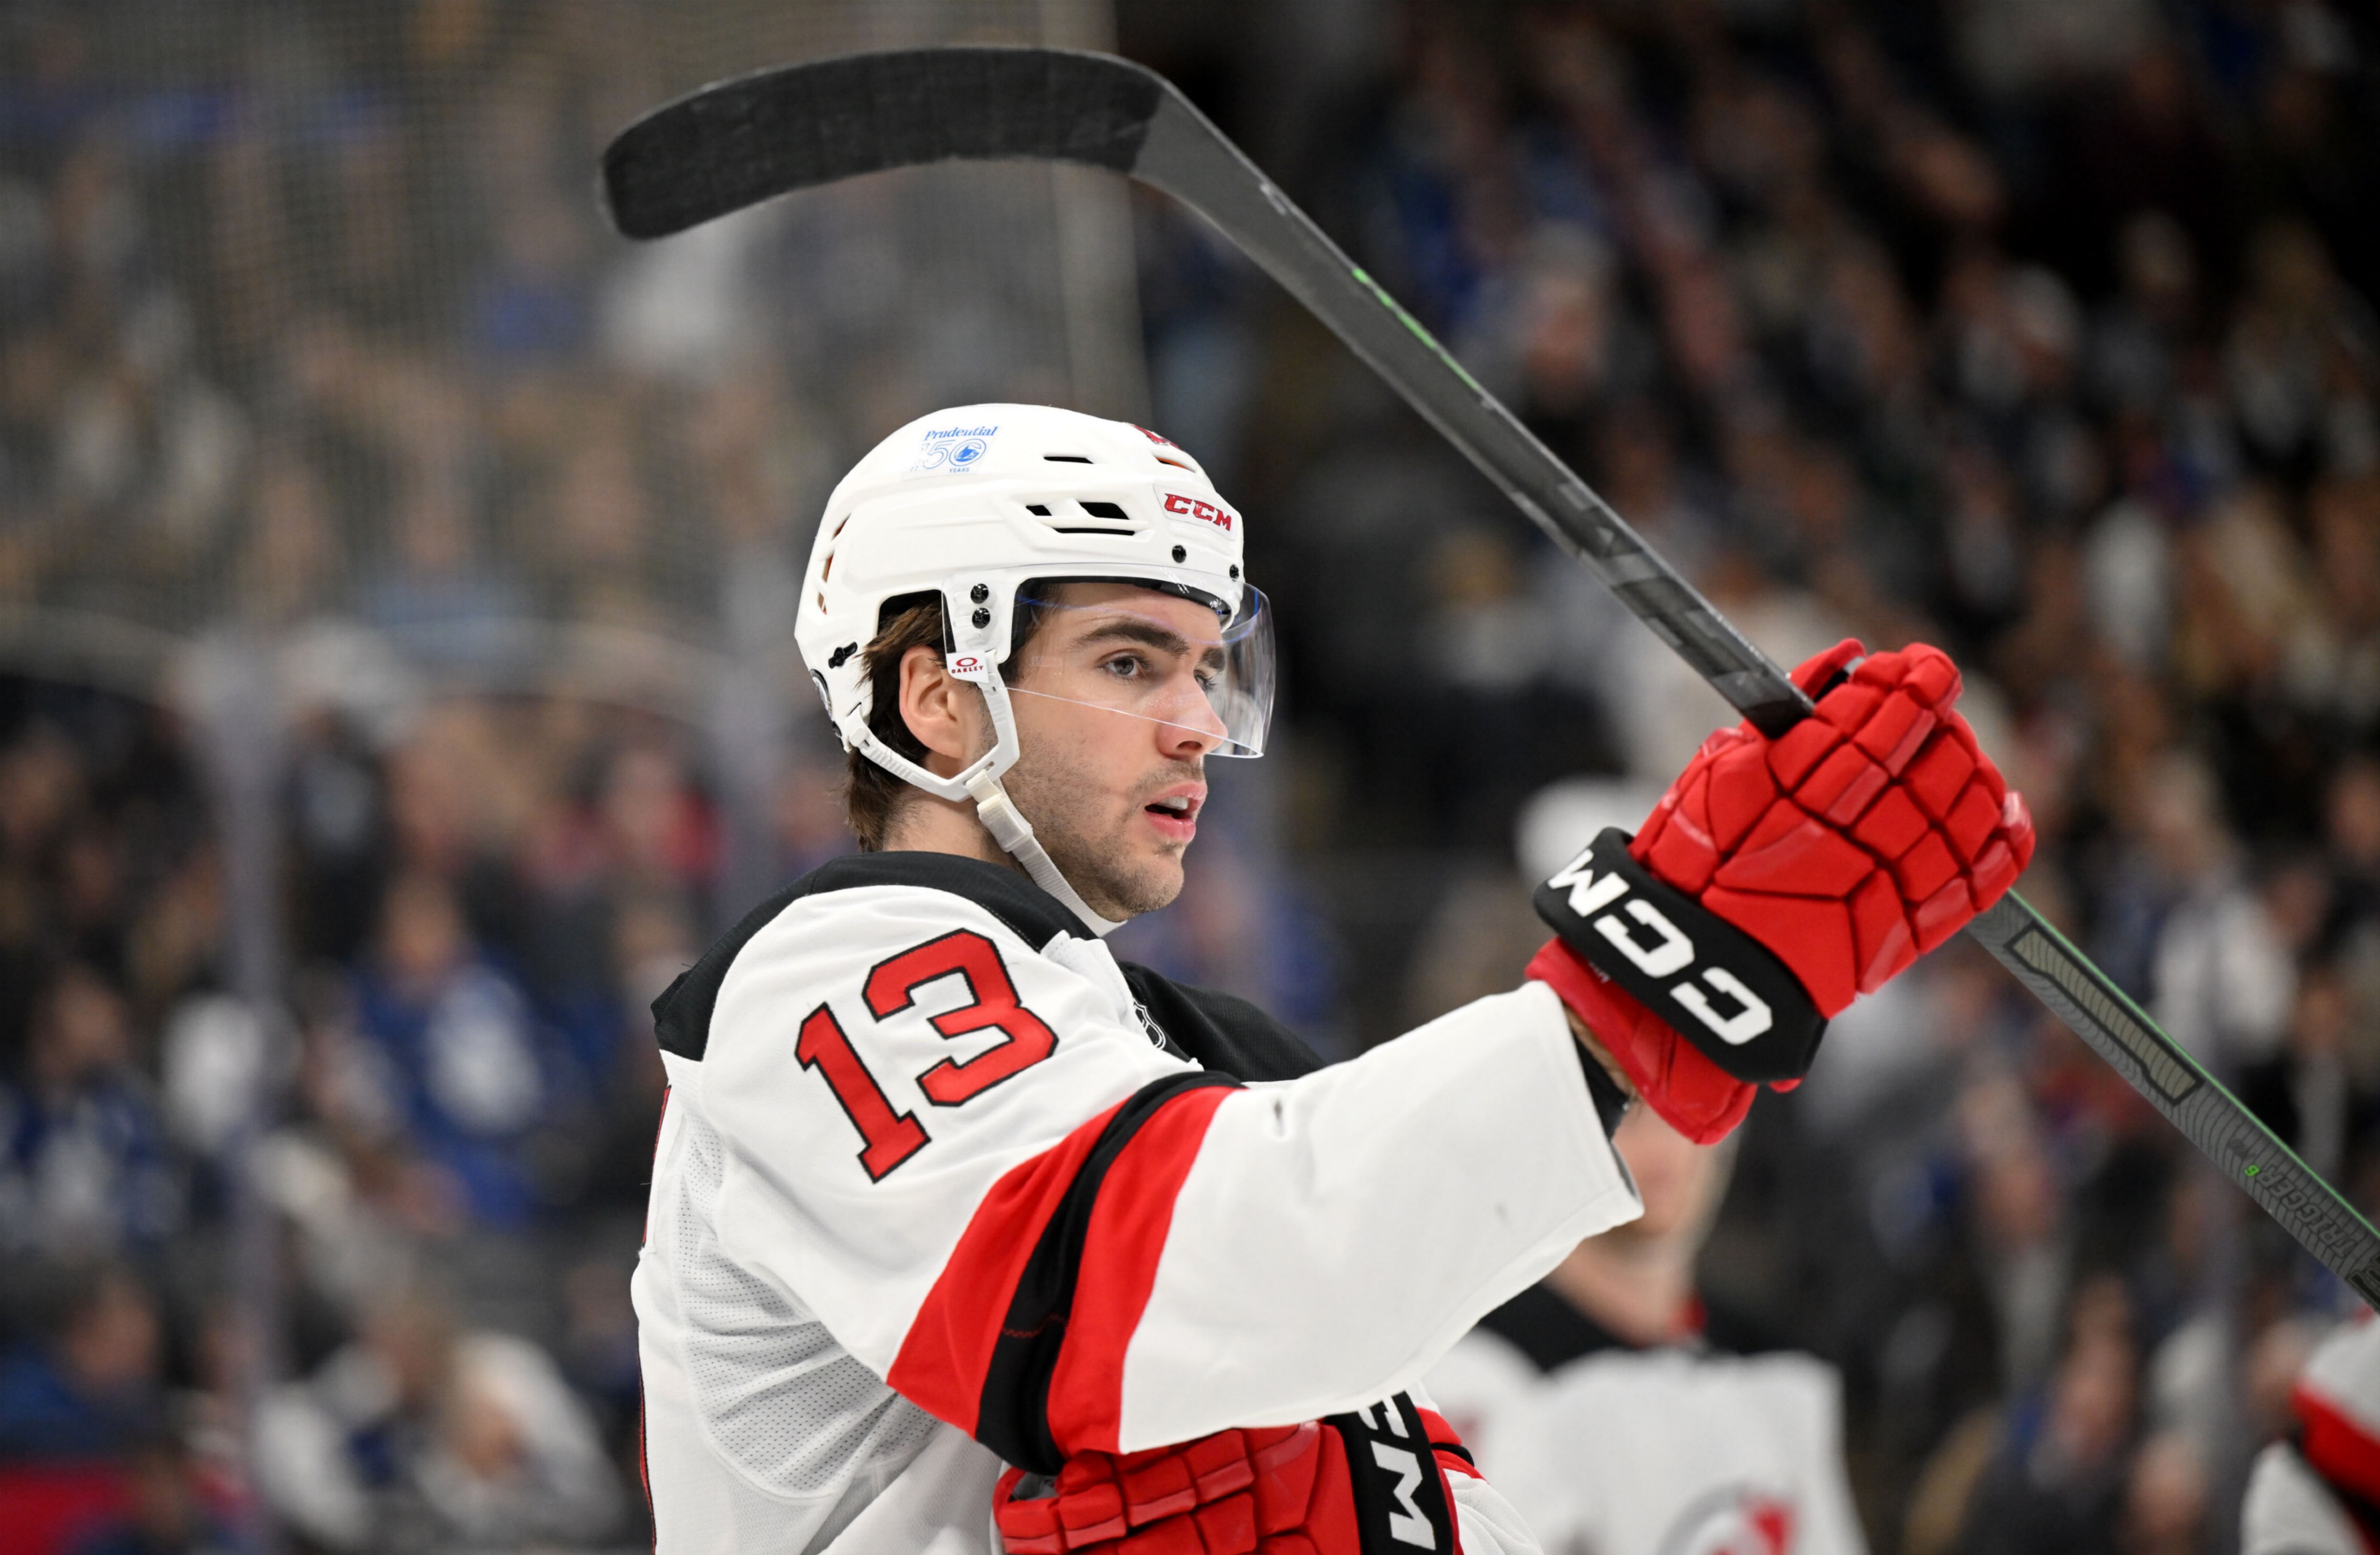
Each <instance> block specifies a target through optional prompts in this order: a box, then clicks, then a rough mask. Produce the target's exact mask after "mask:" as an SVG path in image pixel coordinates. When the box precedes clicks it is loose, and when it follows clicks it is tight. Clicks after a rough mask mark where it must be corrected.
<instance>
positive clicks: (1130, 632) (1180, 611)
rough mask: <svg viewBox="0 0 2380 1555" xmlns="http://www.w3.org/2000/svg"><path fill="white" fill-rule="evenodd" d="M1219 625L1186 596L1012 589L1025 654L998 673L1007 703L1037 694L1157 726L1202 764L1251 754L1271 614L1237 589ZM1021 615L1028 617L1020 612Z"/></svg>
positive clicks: (1259, 722)
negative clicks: (1197, 745) (1192, 742)
mask: <svg viewBox="0 0 2380 1555" xmlns="http://www.w3.org/2000/svg"><path fill="white" fill-rule="evenodd" d="M1242 596H1243V598H1242V602H1241V605H1240V613H1239V614H1237V615H1236V616H1233V618H1232V619H1231V620H1229V621H1224V620H1222V619H1220V616H1219V614H1218V613H1217V612H1216V610H1215V609H1214V608H1213V607H1212V606H1210V605H1208V604H1207V603H1206V602H1205V601H1201V600H1196V599H1185V598H1178V597H1175V596H1173V595H1171V594H1166V593H1161V592H1159V591H1157V590H1154V589H1145V588H1137V587H1133V586H1129V585H1123V584H1105V583H1079V582H1077V583H1065V584H1031V585H1028V586H1026V589H1021V590H1019V591H1018V593H1017V596H1016V604H1017V612H1018V620H1019V622H1020V624H1025V623H1027V622H1028V621H1029V625H1030V631H1029V633H1028V634H1026V642H1025V646H1024V647H1023V648H1022V649H1021V650H1018V651H1017V652H1016V653H1015V654H1014V656H1012V657H1011V658H1010V659H1009V661H1008V662H1007V663H1006V664H1005V665H1003V666H1002V675H1001V678H1002V680H1003V681H1004V682H1005V683H1006V684H1007V686H1008V694H1009V695H1010V696H1012V697H1039V698H1045V699H1050V700H1053V701H1064V702H1075V703H1077V704H1079V705H1081V706H1084V707H1093V708H1099V709H1101V710H1102V711H1108V712H1120V713H1123V714H1124V715H1125V716H1126V717H1129V718H1139V719H1145V720H1147V722H1149V723H1161V724H1167V725H1170V726H1172V727H1174V728H1178V729H1184V730H1187V731H1189V732H1191V733H1193V734H1196V735H1200V736H1202V737H1204V738H1205V739H1207V740H1208V741H1209V742H1210V743H1209V744H1208V748H1207V752H1206V754H1208V755H1209V756H1262V755H1263V754H1264V746H1265V729H1266V726H1267V725H1268V724H1269V723H1271V722H1272V688H1273V646H1272V608H1271V605H1270V604H1269V602H1268V601H1266V599H1265V597H1264V594H1263V592H1262V591H1261V590H1259V589H1253V588H1250V589H1243V590H1242ZM1028 613H1029V615H1028Z"/></svg>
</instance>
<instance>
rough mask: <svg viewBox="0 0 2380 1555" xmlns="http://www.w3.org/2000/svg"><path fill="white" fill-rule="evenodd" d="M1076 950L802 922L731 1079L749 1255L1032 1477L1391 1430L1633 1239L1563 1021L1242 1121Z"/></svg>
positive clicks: (898, 902)
mask: <svg viewBox="0 0 2380 1555" xmlns="http://www.w3.org/2000/svg"><path fill="white" fill-rule="evenodd" d="M1049 950H1050V953H1049V954H1045V953H1044V951H1043V950H1038V949H1036V948H1035V947H1032V946H1029V945H1027V944H1026V942H1024V941H1023V940H1021V939H1020V938H1018V937H1017V935H1016V934H1015V933H1014V931H1012V930H1011V929H1008V928H1007V927H1006V926H1005V925H1004V924H1003V923H1002V922H1001V920H1000V919H999V918H997V917H994V916H993V915H992V914H991V913H990V912H988V911H986V910H984V909H983V908H981V907H979V906H977V905H974V904H972V903H970V902H968V901H966V900H965V899H964V898H959V897H955V896H953V895H950V894H948V893H936V892H928V891H921V890H916V889H910V888H903V887H870V888H866V889H861V890H853V891H841V892H836V893H832V894H822V895H819V896H815V897H809V898H805V899H802V900H800V901H797V902H795V903H794V904H793V905H790V906H789V907H788V908H787V909H786V910H785V911H784V912H783V914H782V915H780V917H778V918H777V919H775V920H773V921H772V922H771V923H770V924H769V925H768V927H766V928H765V929H762V930H760V931H759V933H758V934H756V935H755V936H754V937H753V938H752V939H751V941H750V942H748V943H747V945H746V947H745V948H744V950H743V952H742V953H741V954H739V955H738V957H737V959H736V961H735V965H734V966H733V968H732V969H731V970H730V971H729V973H728V975H727V977H726V978H725V979H724V981H723V982H722V984H721V987H720V992H719V1000H718V1004H717V1007H716V1010H715V1012H714V1014H713V1016H712V1020H711V1024H710V1045H709V1050H708V1051H707V1053H706V1054H705V1057H704V1059H703V1062H702V1063H701V1064H700V1069H701V1072H702V1073H701V1078H700V1097H701V1104H702V1107H703V1110H704V1112H705V1114H706V1116H707V1117H708V1118H709V1120H710V1124H711V1125H712V1126H713V1127H714V1128H716V1129H717V1130H718V1132H719V1133H720V1135H721V1136H722V1141H723V1143H724V1144H725V1146H726V1162H727V1164H726V1170H725V1173H724V1176H723V1178H722V1184H721V1187H720V1190H719V1200H718V1210H717V1224H718V1228H719V1233H720V1236H721V1239H722V1243H723V1244H724V1245H725V1250H726V1251H727V1252H729V1253H730V1255H731V1256H733V1257H735V1258H736V1259H737V1261H739V1262H740V1263H742V1264H743V1265H744V1266H745V1267H747V1268H748V1269H751V1270H754V1271H755V1272H756V1273H758V1274H759V1275H760V1276H761V1277H763V1278H766V1279H769V1280H771V1281H773V1282H779V1283H781V1284H782V1285H783V1287H784V1288H785V1289H786V1290H787V1291H788V1292H789V1293H791V1294H795V1295H797V1296H798V1297H799V1298H800V1299H801V1300H802V1301H803V1302H805V1303H806V1304H807V1306H809V1307H810V1309H811V1310H813V1311H814V1312H816V1313H817V1314H818V1316H819V1318H820V1320H821V1321H823V1322H824V1323H825V1324H826V1325H827V1327H828V1329H829V1330H830V1331H832V1333H833V1334H834V1336H835V1338H836V1339H837V1341H838V1342H841V1343H842V1344H843V1345H844V1347H845V1348H846V1349H848V1350H849V1351H850V1352H851V1353H852V1354H853V1355H855V1356H856V1357H857V1358H858V1359H859V1360H861V1361H862V1362H863V1363H865V1364H866V1365H867V1366H868V1367H870V1368H871V1369H873V1370H875V1371H876V1372H877V1373H878V1374H879V1375H880V1376H881V1377H883V1378H884V1379H886V1380H887V1381H888V1382H889V1383H891V1384H892V1387H893V1388H894V1389H896V1390H897V1391H900V1392H902V1393H903V1394H905V1396H907V1397H908V1398H909V1399H910V1400H911V1401H912V1402H914V1403H917V1404H919V1405H920V1406H922V1407H924V1408H925V1409H927V1410H929V1412H931V1413H932V1414H934V1415H938V1416H940V1417H941V1418H942V1419H944V1420H947V1421H949V1422H951V1423H952V1424H953V1425H956V1426H958V1427H961V1428H962V1429H965V1430H966V1431H967V1432H969V1433H970V1434H971V1435H973V1436H975V1437H976V1438H977V1440H980V1441H982V1442H983V1443H984V1444H985V1445H986V1446H988V1447H990V1448H991V1449H992V1450H993V1451H994V1452H998V1453H999V1454H1000V1455H1001V1456H1002V1457H1003V1458H1005V1459H1006V1460H1008V1461H1009V1462H1010V1463H1013V1464H1018V1465H1020V1466H1024V1467H1026V1468H1033V1469H1038V1470H1040V1471H1042V1472H1054V1471H1055V1469H1056V1467H1057V1465H1058V1464H1059V1463H1060V1462H1062V1460H1063V1458H1064V1456H1065V1455H1066V1454H1068V1453H1070V1452H1077V1451H1081V1450H1084V1449H1090V1448H1097V1449H1101V1450H1105V1451H1110V1452H1118V1451H1133V1450H1136V1449H1139V1448H1142V1447H1147V1446H1156V1445H1162V1444H1166V1443H1170V1442H1175V1441H1181V1440H1189V1439H1191V1438H1194V1437H1197V1436H1202V1435H1205V1434H1207V1433H1208V1432H1210V1431H1214V1430H1218V1429H1222V1428H1225V1427H1232V1426H1257V1425H1266V1424H1273V1423H1288V1422H1292V1421H1295V1420H1303V1419H1310V1418H1314V1417H1317V1416H1318V1415H1324V1414H1328V1413H1331V1412H1334V1411H1336V1410H1340V1409H1345V1408H1350V1407H1354V1406H1355V1405H1357V1404H1359V1403H1363V1402H1366V1401H1369V1400H1373V1399H1378V1398H1379V1397H1381V1396H1383V1395H1384V1394H1385V1393H1387V1392H1390V1391H1395V1390H1396V1389H1397V1388H1399V1387H1401V1386H1403V1385H1405V1384H1406V1383H1408V1382H1410V1381H1412V1380H1414V1379H1416V1378H1418V1376H1419V1375H1420V1372H1421V1371H1422V1370H1423V1369H1424V1368H1425V1367H1427V1364H1428V1363H1429V1362H1430V1361H1431V1360H1433V1359H1435V1358H1436V1355H1438V1353H1439V1351H1441V1350H1443V1348H1444V1347H1445V1346H1446V1345H1447V1344H1449V1343H1451V1342H1452V1341H1453V1339H1454V1338H1455V1337H1456V1336H1457V1335H1459V1334H1460V1333H1461V1332H1462V1331H1463V1329H1465V1328H1466V1327H1468V1326H1469V1325H1470V1323H1471V1322H1472V1321H1474V1320H1475V1318H1478V1317H1479V1315H1480V1314H1481V1313H1483V1312H1485V1311H1487V1310H1488V1308H1489V1307H1492V1306H1495V1305H1496V1304H1497V1303H1499V1302H1500V1301H1502V1300H1503V1299H1505V1298H1506V1297H1508V1296H1510V1295H1511V1294H1512V1293H1513V1292H1515V1291H1517V1290H1519V1289H1520V1288H1522V1287H1523V1286H1524V1285H1526V1284H1527V1283H1529V1282H1531V1281H1533V1280H1535V1279H1536V1277H1537V1276H1538V1275H1539V1274H1541V1273H1543V1272H1544V1270H1546V1269H1547V1268H1549V1267H1550V1266H1551V1265H1552V1264H1553V1263H1554V1262H1555V1261H1557V1260H1558V1259H1559V1258H1560V1257H1561V1255H1562V1253H1563V1252H1565V1251H1567V1249H1568V1248H1569V1247H1570V1246H1571V1245H1573V1244H1574V1243H1575V1242H1576V1241H1577V1239H1578V1238H1579V1237H1581V1236H1584V1235H1586V1234H1589V1233H1592V1232H1594V1231H1597V1230H1600V1229H1603V1228H1604V1227H1605V1226H1608V1225H1610V1224H1613V1223H1616V1222H1617V1221H1620V1220H1623V1219H1626V1218H1628V1217H1629V1216H1631V1215H1633V1214H1634V1213H1635V1212H1636V1209H1637V1205H1636V1200H1635V1197H1634V1193H1633V1188H1632V1187H1631V1186H1630V1185H1629V1184H1628V1182H1627V1180H1626V1176H1625V1173H1624V1171H1622V1169H1621V1167H1620V1166H1619V1164H1618V1161H1617V1158H1616V1157H1615V1156H1614V1155H1613V1154H1612V1152H1611V1150H1610V1148H1609V1142H1608V1141H1607V1140H1606V1139H1605V1137H1604V1135H1603V1131H1602V1129H1601V1126H1600V1124H1599V1122H1598V1120H1597V1116H1596V1113H1595V1112H1594V1109H1593V1106H1592V1105H1591V1103H1590V1101H1589V1099H1588V1096H1587V1091H1586V1086H1585V1078H1584V1076H1583V1075H1582V1074H1581V1072H1580V1068H1579V1065H1578V1062H1577V1060H1576V1058H1575V1057H1574V1056H1573V1044H1572V1039H1571V1038H1570V1036H1569V1034H1568V1029H1567V1025H1566V1023H1565V1022H1564V1020H1563V1018H1562V1015H1561V1014H1560V1005H1559V1003H1558V1002H1557V1001H1556V1000H1555V999H1554V997H1553V995H1552V994H1551V993H1550V992H1548V991H1546V990H1542V989H1531V990H1524V991H1522V992H1520V993H1516V994H1510V995H1505V996H1502V997H1501V998H1500V999H1499V1000H1489V1001H1483V1002H1481V1003H1480V1004H1476V1005H1473V1006H1471V1007H1469V1008H1468V1009H1467V1010H1465V1011H1460V1012H1457V1013H1456V1014H1454V1015H1452V1016H1449V1017H1447V1018H1446V1019H1445V1020H1442V1021H1439V1022H1436V1023H1433V1025H1432V1026H1430V1027H1424V1028H1422V1029H1421V1030H1420V1031H1417V1032H1415V1033H1412V1034H1410V1035H1408V1036H1407V1037H1404V1038H1402V1039H1398V1040H1396V1041H1394V1042H1390V1043H1388V1044H1385V1045H1383V1046H1382V1047H1381V1048H1378V1049H1376V1050H1374V1051H1372V1052H1371V1053H1368V1054H1366V1055H1365V1057H1364V1058H1362V1059H1359V1060H1356V1061H1354V1062H1353V1063H1344V1064H1339V1065H1334V1066H1331V1067H1330V1068H1326V1069H1323V1070H1320V1071H1318V1072H1317V1073H1316V1074H1313V1075H1307V1076H1305V1077H1304V1078H1301V1079H1297V1080H1293V1081H1288V1082H1282V1083H1278V1084H1269V1085H1260V1086H1254V1087H1241V1086H1239V1085H1237V1084H1236V1083H1234V1082H1231V1081H1229V1080H1226V1079H1223V1078H1222V1077H1220V1076H1216V1075H1208V1074H1206V1073H1205V1072H1203V1071H1201V1070H1199V1069H1197V1068H1196V1066H1194V1065H1191V1064H1189V1063H1184V1062H1183V1061H1181V1060H1179V1059H1177V1058H1173V1057H1170V1056H1168V1055H1167V1054H1165V1053H1164V1052H1162V1051H1160V1050H1159V1049H1158V1048H1157V1047H1156V1046H1154V1045H1153V1044H1152V1042H1151V1041H1150V1039H1149V1037H1148V1035H1147V1032H1146V1031H1145V1030H1143V1029H1142V1028H1141V1027H1140V1024H1139V1022H1138V1021H1137V1019H1136V1018H1135V1014H1134V1010H1133V1005H1132V999H1131V995H1130V993H1129V990H1127V989H1126V988H1125V986H1124V983H1123V978H1122V977H1121V975H1119V974H1118V973H1117V972H1116V970H1115V966H1114V963H1113V962H1112V960H1111V959H1109V958H1108V957H1107V955H1106V953H1105V951H1104V949H1103V948H1101V947H1099V946H1097V945H1096V944H1093V943H1091V942H1074V941H1064V942H1060V943H1059V944H1057V945H1055V946H1053V947H1050V948H1049ZM1061 951H1063V952H1071V953H1074V954H1057V953H1059V952H1061Z"/></svg>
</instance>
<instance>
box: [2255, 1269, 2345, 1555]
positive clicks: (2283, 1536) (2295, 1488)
mask: <svg viewBox="0 0 2380 1555" xmlns="http://www.w3.org/2000/svg"><path fill="white" fill-rule="evenodd" d="M2289 1411H2290V1413H2291V1414H2292V1415H2295V1416H2296V1421H2295V1423H2294V1428H2293V1429H2292V1430H2291V1432H2290V1434H2289V1439H2288V1440H2283V1441H2277V1442H2274V1443H2273V1444H2272V1445H2271V1446H2269V1447H2267V1448H2265V1450H2264V1452H2262V1453H2260V1454H2258V1456H2257V1458H2256V1466H2255V1469H2254V1470H2253V1472H2252V1473H2251V1474H2250V1475H2249V1476H2248V1493H2247V1495H2246V1496H2245V1497H2244V1498H2243V1499H2242V1500H2241V1502H2240V1555H2373V1551H2374V1550H2380V1322H2375V1321H2374V1320H2373V1318H2372V1315H2371V1314H2370V1313H2368V1312H2367V1313H2364V1314H2362V1315H2361V1316H2360V1317H2358V1318H2355V1319H2354V1320H2353V1321H2350V1322H2348V1323H2345V1324H2343V1325H2341V1326H2340V1327H2339V1328H2338V1329H2336V1330H2333V1331H2332V1332H2331V1334H2330V1336H2329V1337H2328V1338H2326V1339H2325V1340H2324V1341H2323V1342H2321V1343H2320V1344H2319V1345H2317V1346H2315V1348H2314V1352H2313V1355H2309V1356H2308V1357H2307V1358H2306V1364H2305V1367H2304V1369H2303V1370H2302V1371H2301V1372H2300V1373H2299V1374H2298V1380H2297V1386H2296V1387H2295V1388H2293V1389H2292V1390H2291V1391H2290V1394H2289Z"/></svg>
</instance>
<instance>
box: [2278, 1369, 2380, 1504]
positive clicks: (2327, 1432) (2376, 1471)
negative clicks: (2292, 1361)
mask: <svg viewBox="0 0 2380 1555" xmlns="http://www.w3.org/2000/svg"><path fill="white" fill-rule="evenodd" d="M2289 1403H2291V1405H2293V1406H2294V1407H2295V1408H2296V1410H2297V1415H2298V1423H2299V1426H2300V1427H2301V1430H2302V1435H2301V1438H2300V1440H2301V1443H2302V1445H2303V1448H2304V1451H2305V1458H2306V1462H2307V1463H2310V1464H2313V1467H2314V1472H2315V1473H2317V1474H2319V1475H2321V1476H2323V1477H2324V1478H2325V1479H2327V1480H2329V1481H2330V1482H2331V1483H2332V1484H2333V1485H2336V1486H2338V1487H2339V1488H2341V1489H2344V1490H2349V1491H2351V1492H2353V1493H2354V1494H2356V1495H2358V1496H2361V1497H2362V1498H2363V1499H2364V1500H2367V1501H2380V1439H2375V1438H2374V1435H2373V1434H2372V1431H2371V1429H2370V1428H2369V1427H2366V1426H2365V1425H2364V1424H2363V1423H2362V1421H2360V1420H2358V1419H2356V1418H2355V1417H2354V1416H2353V1415H2350V1414H2349V1413H2348V1412H2347V1411H2346V1410H2344V1409H2341V1408H2340V1407H2339V1406H2338V1404H2336V1403H2332V1402H2331V1401H2330V1400H2329V1399H2327V1398H2325V1397H2324V1396H2323V1395H2322V1394H2320V1393H2318V1392H2316V1391H2314V1390H2313V1389H2312V1388H2309V1387H2307V1386H2306V1385H2305V1383H2304V1382H2302V1381H2301V1382H2300V1383H2299V1384H2298V1385H2297V1387H2296V1388H2295V1389H2294V1390H2293V1391H2292V1392H2291V1396H2290V1399H2289Z"/></svg>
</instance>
